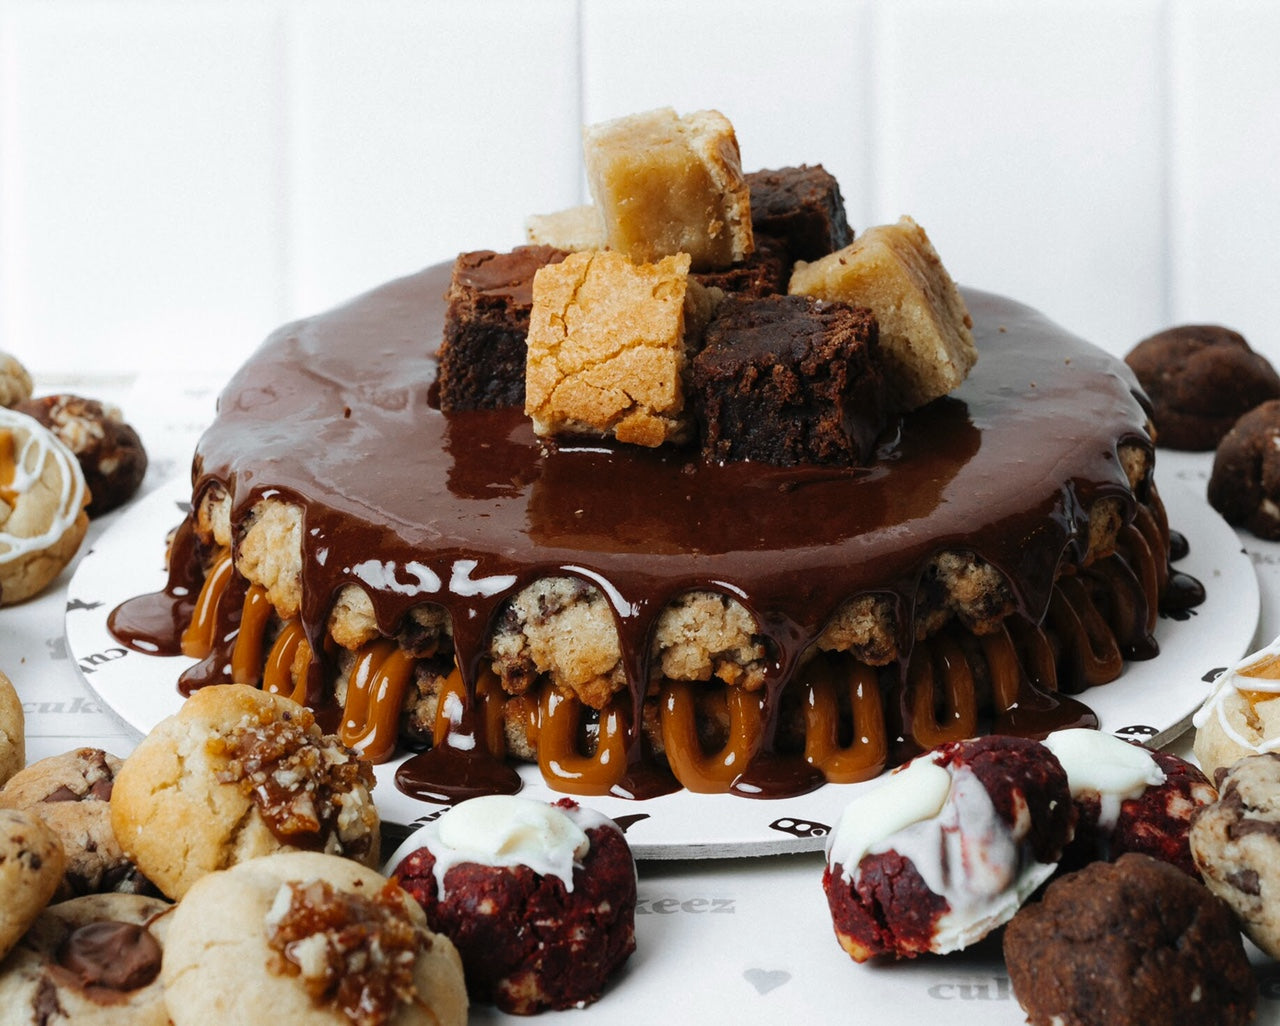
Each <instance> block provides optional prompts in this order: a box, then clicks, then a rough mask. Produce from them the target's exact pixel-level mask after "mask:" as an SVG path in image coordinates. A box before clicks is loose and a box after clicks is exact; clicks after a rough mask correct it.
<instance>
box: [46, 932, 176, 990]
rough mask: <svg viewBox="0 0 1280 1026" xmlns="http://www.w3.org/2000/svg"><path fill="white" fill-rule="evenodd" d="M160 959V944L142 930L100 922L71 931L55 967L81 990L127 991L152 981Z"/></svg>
mask: <svg viewBox="0 0 1280 1026" xmlns="http://www.w3.org/2000/svg"><path fill="white" fill-rule="evenodd" d="M160 956H161V950H160V944H159V942H157V941H156V939H155V937H153V936H152V935H151V932H150V931H149V930H148V929H147V928H146V927H145V926H139V925H138V924H136V923H121V922H116V921H114V920H104V921H101V922H96V923H89V924H87V925H85V926H81V927H79V928H78V929H76V930H74V931H72V933H71V934H70V935H69V936H68V937H67V939H66V941H65V942H64V943H63V945H62V947H61V948H60V949H59V951H58V964H59V965H61V966H62V967H63V968H64V969H67V970H69V971H70V972H72V973H74V974H75V976H76V978H77V980H78V981H79V982H80V985H81V986H83V987H105V988H107V989H109V990H118V991H129V990H137V989H138V988H139V987H145V986H146V985H147V984H148V983H150V982H151V981H152V980H154V979H155V978H156V976H157V975H158V974H159V972H160Z"/></svg>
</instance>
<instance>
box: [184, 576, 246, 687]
mask: <svg viewBox="0 0 1280 1026" xmlns="http://www.w3.org/2000/svg"><path fill="white" fill-rule="evenodd" d="M234 570H235V567H234V565H233V564H232V562H231V553H230V552H224V553H223V554H222V555H220V556H219V557H218V558H217V559H216V560H215V561H214V564H213V566H212V567H211V568H210V569H209V573H208V574H207V575H206V576H205V579H204V584H203V585H202V586H201V588H200V594H199V596H198V597H197V598H196V607H195V609H194V610H193V611H192V613H191V622H190V623H189V624H187V628H186V630H184V631H183V632H182V654H183V655H184V656H189V657H190V658H192V659H207V658H208V657H209V655H210V654H211V653H212V652H213V646H214V641H215V640H216V635H217V632H218V622H219V621H218V612H219V610H220V608H221V606H222V602H223V598H224V597H225V596H226V594H227V589H228V588H229V586H230V584H231V575H232V573H233V571H234ZM255 676H256V675H255Z"/></svg>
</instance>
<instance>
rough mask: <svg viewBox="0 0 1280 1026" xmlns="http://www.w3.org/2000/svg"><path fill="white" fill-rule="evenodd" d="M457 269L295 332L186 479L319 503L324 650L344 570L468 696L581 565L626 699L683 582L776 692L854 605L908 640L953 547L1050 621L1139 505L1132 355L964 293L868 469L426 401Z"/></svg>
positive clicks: (254, 370) (245, 382) (388, 290)
mask: <svg viewBox="0 0 1280 1026" xmlns="http://www.w3.org/2000/svg"><path fill="white" fill-rule="evenodd" d="M450 271H451V265H439V266H435V267H431V268H428V269H426V270H425V271H422V272H420V273H418V274H414V275H411V276H409V277H406V278H402V279H400V280H398V281H394V282H391V283H389V284H386V285H384V286H381V287H379V288H377V289H374V290H373V291H371V292H369V293H366V294H365V295H363V296H360V297H358V298H356V299H355V300H353V301H352V302H350V303H348V304H346V305H344V306H341V307H339V308H337V309H335V310H333V311H330V312H328V313H326V314H323V315H321V316H318V317H313V318H308V319H306V320H302V321H298V322H295V323H293V324H290V325H286V326H285V327H283V328H281V329H280V330H279V331H277V332H276V333H274V334H273V335H272V336H271V337H270V338H268V339H267V341H266V342H265V343H264V344H263V345H262V347H261V348H260V349H259V350H258V352H257V353H256V354H255V355H254V356H253V357H252V358H251V359H250V360H249V361H248V362H247V363H246V364H245V366H244V367H243V368H242V369H241V370H240V371H239V372H238V373H237V375H236V376H235V377H234V378H233V379H232V381H231V382H230V384H229V385H228V386H227V388H226V390H225V391H224V392H223V394H222V396H221V399H220V402H219V408H218V417H217V420H216V421H215V422H214V424H213V425H212V426H211V427H210V428H209V430H208V431H207V432H206V433H205V435H204V437H203V438H202V440H201V442H200V444H199V447H198V450H197V454H196V460H195V465H194V470H193V475H194V486H195V494H196V495H197V497H198V496H199V495H200V494H201V492H202V491H203V490H204V489H205V488H207V487H209V486H211V485H213V484H215V483H218V484H221V485H223V486H225V487H226V489H227V490H228V492H229V493H230V495H231V497H232V503H233V508H232V519H233V522H239V521H241V520H242V519H243V518H244V517H245V516H246V515H247V514H248V512H249V511H250V509H251V508H252V506H253V504H254V503H255V502H257V501H258V500H259V499H260V498H262V497H264V496H278V497H280V498H282V499H284V500H287V501H297V502H299V503H300V504H301V505H302V506H303V508H304V509H305V521H304V531H303V543H302V544H303V566H304V581H303V609H302V624H303V628H304V630H305V632H306V635H307V638H308V639H309V641H310V642H311V645H312V650H313V651H314V652H320V651H323V644H322V638H323V632H324V626H325V621H326V617H327V615H328V612H329V608H330V605H331V603H332V601H333V598H334V596H335V595H336V594H337V592H338V591H339V590H340V589H341V588H342V587H343V586H344V585H347V584H355V585H358V586H360V587H362V588H363V589H364V590H365V591H366V592H367V593H368V594H369V595H370V598H371V599H372V601H373V605H374V608H375V611H376V615H377V618H378V622H379V625H380V627H381V629H382V631H383V632H384V633H386V634H388V635H390V634H394V633H395V631H396V628H397V625H398V624H399V622H400V620H401V618H402V617H403V616H404V615H405V613H406V612H407V610H409V609H410V608H411V607H413V606H415V605H418V604H420V603H424V602H430V603H438V604H440V605H442V606H444V607H445V608H446V609H447V610H448V612H449V614H450V617H451V621H452V625H453V633H454V641H455V646H456V648H457V651H458V662H459V666H460V668H461V670H462V674H463V677H464V680H465V681H466V682H467V684H468V688H469V689H473V688H474V682H475V679H476V674H477V671H478V668H479V666H480V664H481V662H482V661H483V653H484V651H485V650H486V648H487V637H488V634H489V631H490V627H491V625H492V623H493V621H494V619H495V616H496V614H497V613H498V611H499V609H500V608H501V606H502V605H503V603H504V602H505V601H506V600H507V599H508V598H510V597H511V596H512V595H513V594H514V593H516V592H517V591H519V590H520V589H521V588H523V587H524V586H525V585H527V584H528V583H530V582H531V581H533V580H535V579H537V578H539V577H544V576H553V575H554V576H561V575H569V576H574V577H579V578H582V579H584V580H586V581H589V582H592V583H594V584H596V585H598V586H599V587H600V589H601V591H602V592H603V593H604V595H605V596H607V598H608V600H609V602H610V603H611V605H612V608H613V611H614V614H615V619H616V621H617V625H618V629H619V634H620V639H621V647H622V652H623V658H624V660H625V662H626V666H625V668H626V671H627V675H628V679H629V680H630V681H631V682H632V691H633V696H638V695H639V694H642V693H643V688H644V683H645V682H646V681H647V680H648V678H649V674H648V667H647V657H648V652H649V643H648V640H649V638H650V636H651V633H652V631H653V628H654V625H655V623H656V619H657V617H658V615H659V613H660V612H661V610H662V608H663V607H664V606H665V605H666V604H667V602H668V601H669V600H671V599H672V598H673V597H675V596H677V595H679V594H681V593H683V592H685V591H688V590H691V589H707V590H712V591H720V592H724V593H727V594H730V595H732V596H734V597H736V598H737V599H739V600H740V601H742V602H743V604H744V605H746V606H747V607H748V608H749V609H750V610H751V611H752V612H753V613H754V614H755V615H756V617H757V620H758V622H759V624H760V631H761V633H762V634H763V635H765V636H766V637H767V638H768V640H769V642H770V643H771V652H772V654H773V657H774V659H775V662H774V665H773V667H772V670H771V678H772V679H771V687H772V688H777V687H780V686H781V685H782V684H783V683H785V681H786V680H787V679H789V677H790V673H791V669H792V668H793V667H794V665H795V662H796V660H797V658H798V656H799V655H800V653H801V652H802V651H803V650H804V649H805V648H806V647H807V646H808V645H810V644H811V643H812V642H813V640H814V639H815V638H816V637H817V635H818V634H819V633H820V632H821V630H822V629H823V627H824V625H825V623H826V622H827V620H828V618H829V617H830V616H831V614H832V613H833V612H834V611H835V610H836V609H837V608H838V607H839V606H840V605H841V604H842V603H843V602H844V601H845V600H846V599H849V598H851V597H854V596H857V595H860V594H864V593H877V594H887V595H888V596H890V597H892V598H893V599H894V600H895V601H896V604H897V608H898V613H899V615H898V618H897V621H898V623H899V624H901V625H903V628H902V629H903V630H904V635H905V634H906V632H907V631H909V630H910V625H911V624H912V622H913V617H912V615H911V607H912V603H913V600H914V596H915V595H916V592H917V582H918V579H919V577H920V575H921V573H922V571H923V569H924V568H925V566H926V564H927V563H928V561H929V559H930V558H931V557H932V556H934V555H935V554H937V553H939V552H941V551H944V550H962V551H972V552H975V553H977V554H978V555H979V556H980V557H982V558H983V559H985V560H986V561H988V562H989V563H991V564H993V565H994V566H995V567H996V568H998V569H999V570H1000V571H1002V572H1003V573H1004V575H1005V577H1006V578H1007V580H1008V582H1009V584H1010V586H1011V589H1012V592H1013V594H1014V597H1015V599H1016V601H1017V602H1018V604H1019V607H1020V611H1021V613H1022V614H1023V615H1024V616H1025V617H1026V618H1027V619H1029V620H1030V621H1032V622H1039V621H1040V620H1041V619H1042V617H1043V615H1044V613H1045V610H1046V608H1047V606H1048V602H1049V598H1050V592H1051V587H1052V583H1053V580H1054V577H1055V569H1056V568H1057V567H1058V566H1059V564H1060V562H1061V561H1063V560H1064V559H1065V560H1067V561H1072V562H1074V561H1078V560H1079V559H1080V558H1081V557H1082V555H1083V553H1084V550H1085V548H1086V547H1087V543H1088V513H1089V510H1090V508H1091V507H1092V506H1093V504H1094V503H1095V502H1096V501H1098V500H1099V499H1101V498H1104V497H1107V496H1119V497H1121V498H1122V499H1123V500H1124V502H1125V503H1126V504H1130V505H1131V503H1132V496H1131V494H1130V489H1129V485H1128V482H1127V480H1126V477H1125V474H1124V471H1123V469H1122V468H1121V466H1120V463H1119V460H1118V458H1117V445H1118V443H1120V442H1122V441H1125V440H1132V441H1136V442H1138V443H1140V444H1142V445H1144V446H1149V445H1150V441H1149V438H1148V435H1147V433H1146V429H1145V424H1146V422H1147V413H1146V410H1145V408H1144V403H1143V401H1142V400H1141V399H1140V398H1139V393H1138V392H1137V385H1136V382H1135V379H1134V378H1133V376H1132V374H1131V373H1130V372H1129V370H1128V368H1127V367H1126V366H1125V365H1124V364H1123V363H1122V362H1120V361H1119V360H1116V359H1114V358H1112V357H1110V356H1108V355H1106V354H1104V353H1103V352H1101V351H1099V350H1098V349H1096V348H1094V347H1093V346H1090V345H1089V344H1087V343H1085V342H1083V341H1081V340H1080V339H1078V338H1076V337H1074V336H1072V335H1071V334H1069V333H1068V332H1065V331H1063V330H1062V329H1061V328H1058V327H1057V326H1055V325H1054V324H1052V323H1051V322H1049V321H1048V320H1046V319H1045V318H1044V317H1042V316H1041V315H1040V314H1038V313H1036V312H1035V311H1033V310H1031V309H1029V308H1028V307H1026V306H1023V305H1021V304H1018V303H1015V302H1012V301H1010V300H1007V299H1003V298H1001V297H998V296H994V295H990V294H987V293H982V292H976V291H972V290H968V291H966V292H965V300H966V302H967V303H968V306H969V309H970V312H971V314H972V316H973V321H974V334H975V338H976V342H977V347H978V351H979V354H980V357H979V360H978V363H977V365H976V366H975V368H974V369H973V371H972V372H971V374H970V375H969V378H968V380H966V381H965V382H964V383H963V384H962V385H961V386H960V387H959V388H958V389H957V390H956V391H955V392H954V393H953V394H952V395H950V396H948V397H946V398H944V399H941V400H938V401H936V402H933V403H931V404H929V405H928V406H926V407H924V408H923V409H921V410H918V411H916V412H914V413H912V414H910V415H909V416H908V417H906V418H904V419H903V420H902V422H901V424H900V425H898V426H897V429H896V430H891V431H890V432H888V436H887V437H885V438H884V439H882V441H881V444H880V447H879V450H878V452H877V458H876V460H875V462H874V463H873V464H872V465H871V466H869V467H867V468H860V469H844V468H840V469H832V468H820V467H813V466H803V467H788V468H779V467H770V466H764V465H760V464H757V463H747V462H744V463H734V464H728V465H724V466H717V465H710V464H704V463H702V462H701V461H700V459H699V457H698V453H697V450H696V448H690V449H675V448H662V449H657V450H647V449H640V448H634V447H626V446H622V445H616V444H612V443H609V442H604V441H596V440H593V441H589V442H582V443H580V444H574V443H572V442H561V443H560V444H559V445H551V444H548V443H546V442H544V441H541V440H539V439H536V438H535V437H534V435H533V432H532V430H531V428H530V425H529V422H528V420H527V418H525V417H524V415H523V413H522V411H520V410H498V411H483V410H482V411H465V412H454V413H451V414H448V415H446V414H443V413H441V412H440V411H439V410H438V409H436V408H434V407H433V406H432V404H431V402H430V401H429V393H430V390H431V385H432V382H433V380H434V377H435V373H436V363H435V360H434V358H433V354H434V353H435V351H436V349H437V347H438V344H439V340H440V333H441V327H442V321H443V314H444V300H443V296H444V293H445V290H446V289H447V287H448V284H449V277H450ZM901 641H902V648H903V650H904V651H907V650H909V649H910V638H909V637H908V636H904V637H903V638H902V639H901ZM637 733H638V732H637Z"/></svg>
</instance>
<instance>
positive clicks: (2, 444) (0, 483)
mask: <svg viewBox="0 0 1280 1026" xmlns="http://www.w3.org/2000/svg"><path fill="white" fill-rule="evenodd" d="M17 473H18V462H17V459H16V457H15V455H14V446H13V432H12V431H10V430H8V429H7V428H4V429H0V500H2V501H4V502H5V503H6V504H7V505H9V506H12V505H14V504H15V503H17V501H18V493H17V491H15V490H14V487H13V482H14V478H15V477H16V476H17Z"/></svg>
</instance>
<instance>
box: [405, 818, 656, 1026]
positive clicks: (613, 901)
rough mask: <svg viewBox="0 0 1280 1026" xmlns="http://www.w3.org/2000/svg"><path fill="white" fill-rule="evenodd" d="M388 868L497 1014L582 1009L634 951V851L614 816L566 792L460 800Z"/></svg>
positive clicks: (477, 995)
mask: <svg viewBox="0 0 1280 1026" xmlns="http://www.w3.org/2000/svg"><path fill="white" fill-rule="evenodd" d="M388 865H389V870H388V871H389V872H391V873H392V874H393V875H394V876H395V877H396V879H398V880H399V881H400V882H401V884H402V885H403V886H404V888H405V890H407V891H408V892H409V893H410V894H412V895H413V896H414V897H415V898H416V899H417V900H418V903H419V904H420V905H421V906H422V907H423V909H424V910H425V911H426V913H427V922H428V923H430V925H431V928H432V929H433V930H438V931H439V932H440V933H443V934H444V935H445V936H447V937H449V938H450V939H451V940H452V941H453V942H454V944H455V945H457V948H458V952H459V954H460V955H461V956H462V963H463V965H464V967H465V968H466V976H467V989H468V991H469V992H470V994H471V997H472V999H473V1000H475V1001H480V1002H485V1003H492V1004H495V1005H497V1006H498V1008H500V1009H502V1010H503V1011H504V1012H511V1013H513V1014H516V1015H531V1014H534V1013H537V1012H541V1011H544V1010H546V1009H552V1008H553V1009H565V1008H581V1007H583V1006H584V1005H587V1004H590V1003H591V1002H593V1001H595V1000H596V999H597V998H599V997H600V994H601V993H602V992H603V990H604V988H605V985H606V984H607V983H608V981H609V979H610V978H611V977H612V976H613V975H614V974H615V973H617V972H618V971H619V970H620V969H621V968H622V965H623V963H624V962H626V960H627V958H628V957H629V956H630V955H631V953H632V952H633V951H634V950H635V946H636V941H635V907H636V870H635V863H634V861H633V860H632V858H631V849H630V848H629V847H628V845H627V842H626V839H625V838H624V837H623V836H622V832H621V831H620V830H619V829H618V828H617V826H616V825H615V824H614V823H613V822H612V821H611V820H608V819H606V818H605V817H603V816H601V815H599V814H597V813H594V812H591V811H590V810H587V809H583V808H581V807H580V806H578V805H577V804H576V803H575V802H573V801H571V800H569V799H564V800H562V801H561V802H558V803H556V804H555V805H547V804H546V803H545V802H540V801H536V800H534V799H528V798H519V797H514V796H509V795H490V796H487V797H482V798H474V799H472V800H470V801H467V802H463V803H461V804H459V805H457V806H454V807H453V808H452V809H450V810H449V811H448V812H446V813H445V814H444V815H443V816H441V817H440V818H438V819H436V820H433V821H432V822H430V823H428V824H426V826H424V827H421V828H420V829H419V830H418V831H416V832H415V833H414V834H413V835H412V836H411V837H410V838H409V839H408V840H407V841H405V843H404V844H403V845H402V846H401V847H400V850H399V851H398V852H397V853H396V855H395V856H393V857H392V859H391V860H390V862H389V864H388Z"/></svg>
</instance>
